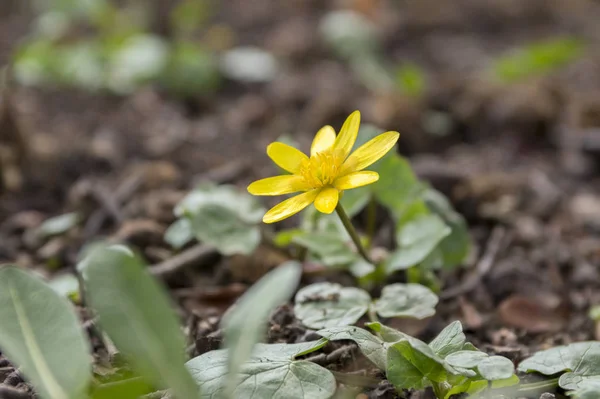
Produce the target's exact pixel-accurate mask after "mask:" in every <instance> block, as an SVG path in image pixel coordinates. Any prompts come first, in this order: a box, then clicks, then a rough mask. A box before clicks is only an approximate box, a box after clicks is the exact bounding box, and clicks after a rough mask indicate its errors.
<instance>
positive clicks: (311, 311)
mask: <svg viewBox="0 0 600 399" xmlns="http://www.w3.org/2000/svg"><path fill="white" fill-rule="evenodd" d="M295 303H296V305H295V306H294V313H295V314H296V317H297V318H298V319H300V320H301V321H302V324H304V325H305V326H307V327H309V328H327V327H334V326H347V325H351V324H354V323H356V322H357V321H358V319H360V318H361V317H362V316H363V315H364V314H365V313H366V312H367V310H368V309H369V305H370V303H371V297H370V296H369V294H368V293H367V292H366V291H364V290H361V289H360V288H355V287H342V286H341V285H339V284H335V283H327V282H323V283H316V284H312V285H309V286H307V287H304V288H302V289H301V290H300V291H298V293H297V294H296V298H295Z"/></svg>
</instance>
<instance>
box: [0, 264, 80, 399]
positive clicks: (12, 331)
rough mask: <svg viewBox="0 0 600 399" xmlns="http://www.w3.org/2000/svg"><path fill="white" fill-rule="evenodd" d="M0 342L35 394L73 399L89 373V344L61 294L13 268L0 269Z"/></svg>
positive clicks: (73, 312)
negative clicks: (32, 387)
mask: <svg viewBox="0 0 600 399" xmlns="http://www.w3.org/2000/svg"><path fill="white" fill-rule="evenodd" d="M0 320H2V322H1V323H0V347H1V348H2V352H3V353H4V354H5V355H6V357H7V358H8V359H10V360H11V361H12V362H13V363H14V364H15V365H16V366H18V367H20V369H21V370H22V371H23V374H24V375H25V377H26V379H27V380H29V381H30V382H31V383H32V384H33V386H34V387H35V389H36V391H37V392H38V393H39V395H40V397H41V398H45V399H79V398H80V397H83V394H84V393H85V391H86V389H87V385H88V383H89V381H90V378H91V357H90V348H89V345H88V343H87V340H86V338H85V336H84V333H83V331H82V329H81V326H80V324H79V319H78V317H77V315H76V314H75V309H74V308H73V306H72V305H71V304H70V303H69V302H68V301H67V299H66V298H64V297H62V296H60V295H59V294H57V293H56V292H54V290H53V289H52V288H50V287H49V286H48V285H46V284H45V283H44V282H43V281H42V280H40V279H39V278H37V277H34V276H31V275H29V274H27V273H26V272H24V271H22V270H20V269H18V268H16V267H11V266H9V267H5V268H2V269H0Z"/></svg>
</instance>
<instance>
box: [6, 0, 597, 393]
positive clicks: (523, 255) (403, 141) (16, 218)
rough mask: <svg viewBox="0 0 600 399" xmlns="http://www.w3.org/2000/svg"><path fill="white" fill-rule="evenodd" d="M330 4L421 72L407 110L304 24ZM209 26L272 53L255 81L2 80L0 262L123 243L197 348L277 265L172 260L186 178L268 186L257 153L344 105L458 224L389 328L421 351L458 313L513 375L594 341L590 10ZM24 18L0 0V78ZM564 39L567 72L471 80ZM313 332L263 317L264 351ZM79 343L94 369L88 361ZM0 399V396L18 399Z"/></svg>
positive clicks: (316, 8) (338, 363)
mask: <svg viewBox="0 0 600 399" xmlns="http://www.w3.org/2000/svg"><path fill="white" fill-rule="evenodd" d="M156 3H157V4H158V3H161V4H162V3H165V4H163V5H162V6H166V7H168V6H169V2H168V1H166V2H165V1H162V2H161V0H158V1H156ZM339 7H350V8H354V9H355V10H357V11H359V12H361V13H363V14H365V15H366V16H368V18H370V19H372V20H373V21H375V23H376V25H377V26H378V27H379V30H380V32H379V33H380V36H381V37H380V39H381V41H382V44H383V49H384V56H385V59H386V60H387V62H389V63H391V64H393V63H400V62H405V61H413V62H415V63H418V65H420V66H421V67H422V68H424V71H425V73H426V76H427V79H428V85H427V90H426V92H425V93H424V95H423V96H422V97H420V98H417V99H415V98H411V97H408V96H404V95H402V94H401V93H397V92H387V91H382V90H376V89H373V88H371V89H369V88H366V87H365V86H364V85H363V84H361V82H360V81H359V80H358V79H357V77H356V76H355V75H354V74H353V72H352V70H351V69H350V68H349V66H348V65H347V63H345V62H344V61H343V60H341V59H340V58H338V57H336V56H335V55H334V54H332V52H331V51H330V50H329V49H328V48H327V46H326V45H325V44H324V43H323V42H322V41H321V40H320V38H319V33H318V21H319V19H320V18H321V17H322V16H323V15H324V14H325V13H326V12H327V11H328V10H331V9H335V8H339ZM213 19H214V21H213V22H214V23H220V24H225V25H226V26H229V27H230V28H231V29H232V32H233V39H232V40H233V41H234V43H235V44H236V45H256V46H259V47H263V48H265V49H267V50H269V51H271V52H272V53H273V54H275V55H276V56H277V57H279V58H280V59H282V60H285V62H284V63H283V67H282V71H281V73H280V74H279V75H278V76H277V77H276V78H275V79H274V80H273V81H272V82H269V83H261V84H258V83H254V84H249V83H239V82H235V81H226V82H225V83H224V85H223V87H222V88H221V89H220V90H219V91H218V92H217V93H216V94H215V95H213V96H210V97H209V98H205V97H200V96H198V98H195V97H191V98H186V99H181V98H177V97H174V96H170V95H169V94H168V93H165V92H162V91H161V90H159V89H156V88H153V87H146V88H143V89H140V90H138V91H137V92H135V93H134V94H132V95H130V96H125V97H119V96H115V95H110V94H99V93H95V94H91V93H86V92H82V91H78V90H75V89H60V88H46V89H33V88H25V87H19V86H18V85H11V86H10V88H9V89H7V90H5V91H4V92H3V93H0V171H2V177H1V179H0V262H6V263H9V262H10V263H17V264H19V265H21V266H23V267H27V268H31V269H35V270H37V271H41V272H43V273H45V274H46V275H50V274H52V273H60V272H63V271H68V270H72V269H73V268H74V265H75V263H76V257H77V254H78V252H79V251H80V249H81V248H82V246H83V244H84V243H87V242H90V241H94V240H97V239H100V238H108V239H110V240H112V241H114V242H122V243H126V244H128V245H131V246H133V247H135V248H137V249H139V250H140V252H141V253H142V254H143V255H144V256H145V258H146V259H147V260H148V262H149V263H150V264H152V266H150V268H151V270H152V271H153V273H154V274H155V275H156V276H157V277H158V278H160V279H162V280H163V281H164V282H165V283H166V284H167V285H168V287H169V290H170V293H171V294H172V297H173V298H174V300H175V303H176V304H177V305H178V311H179V314H180V316H181V320H182V323H183V325H184V326H185V331H186V333H187V334H188V337H189V344H190V346H189V350H188V351H189V355H190V356H196V355H198V354H201V353H204V352H206V351H208V350H211V349H215V348H217V347H218V346H219V344H220V341H221V333H220V331H219V330H218V323H219V319H220V315H221V314H222V313H223V311H224V310H225V309H226V308H227V307H228V306H230V305H231V304H232V303H233V302H234V301H235V300H236V299H237V298H238V297H239V296H240V295H241V294H242V293H243V292H244V291H245V290H246V289H247V288H248V287H249V286H250V285H251V284H252V283H253V282H255V281H256V280H257V279H259V278H260V277H261V276H262V275H264V273H265V272H266V271H268V270H269V269H270V268H273V267H275V266H276V265H278V264H279V263H281V261H283V260H285V259H286V255H285V254H282V253H280V252H278V251H277V250H276V249H274V248H271V247H269V246H268V245H267V244H265V245H263V246H261V247H260V248H259V250H258V251H257V253H256V254H254V255H253V256H251V257H243V256H234V257H229V258H225V257H221V256H219V255H218V254H216V253H214V252H212V251H210V250H208V251H207V250H206V248H204V247H203V246H202V244H191V245H189V246H188V247H186V248H185V249H184V250H183V251H182V252H180V253H177V252H175V251H173V250H172V249H171V248H170V247H169V245H168V244H167V243H165V242H164V240H163V234H164V232H165V229H166V228H167V227H168V226H169V225H170V224H171V223H172V222H173V220H174V215H173V212H172V210H173V206H174V205H175V204H176V203H177V202H178V201H179V200H180V199H181V198H182V197H183V196H184V195H185V194H186V193H187V192H188V191H189V190H190V189H191V188H193V187H194V186H195V185H196V184H197V183H198V182H200V181H203V180H211V181H215V182H219V183H233V184H236V185H238V186H239V187H241V188H245V187H246V185H247V184H248V183H249V182H251V181H252V180H254V179H256V178H261V177H266V176H270V175H273V174H274V173H273V172H274V171H275V169H274V167H273V166H272V164H271V162H270V160H269V159H268V157H267V156H266V154H265V147H266V145H267V144H268V143H269V142H271V141H274V140H275V139H277V138H278V137H279V136H280V135H281V134H284V133H286V134H289V135H291V136H292V137H293V138H294V139H295V140H296V141H298V142H299V143H300V144H301V145H302V146H303V148H304V149H306V148H308V146H309V143H310V140H311V139H312V137H313V135H314V133H315V132H316V131H317V129H318V128H320V127H321V126H323V125H325V124H332V125H333V126H334V127H336V128H339V127H340V126H341V123H342V122H343V120H344V118H345V117H346V116H347V115H348V114H349V113H350V112H352V111H353V110H355V109H360V110H361V112H362V115H363V121H366V122H369V123H373V124H375V125H377V126H380V127H382V129H386V130H397V131H399V132H401V138H400V141H399V151H400V153H401V154H402V155H404V156H407V157H408V158H409V159H410V160H411V162H412V165H413V167H414V169H415V171H416V173H417V174H418V175H419V177H420V178H422V179H424V180H426V181H429V182H430V183H431V184H432V185H433V186H434V187H435V188H437V189H438V190H440V191H442V192H443V193H444V194H446V195H447V196H448V198H449V199H450V200H451V201H452V203H453V204H454V206H455V208H456V209H457V210H458V211H459V212H461V213H462V214H463V215H464V216H465V217H466V218H467V221H468V223H469V226H470V229H471V233H472V237H473V241H474V247H475V248H474V251H473V252H474V253H473V254H472V256H471V257H470V260H469V262H468V264H466V265H465V267H464V268H460V269H457V270H453V271H445V272H442V273H441V275H440V279H441V281H442V282H443V288H442V291H441V294H440V297H441V299H440V303H439V305H438V306H437V313H436V315H435V316H434V317H432V318H430V319H427V320H425V321H422V322H411V323H407V322H402V324H400V323H397V322H395V321H394V320H391V321H390V323H391V325H392V326H394V327H396V328H398V329H401V330H403V331H405V332H407V333H409V334H414V335H415V336H418V337H419V338H421V339H423V340H429V339H431V338H432V337H433V336H435V335H436V334H437V333H438V332H439V331H440V330H441V329H442V328H443V327H444V326H446V325H447V324H448V323H450V322H451V321H453V320H460V321H461V322H462V323H463V326H464V328H465V331H466V333H467V336H468V338H469V340H471V341H472V342H473V343H474V344H476V345H477V346H478V347H479V348H480V349H481V350H483V351H486V352H488V353H494V354H501V355H503V356H507V357H509V358H510V359H512V360H514V361H515V363H518V362H519V361H520V360H522V359H523V358H525V357H527V356H529V355H531V354H532V353H534V352H535V351H537V350H540V349H546V348H549V347H552V346H556V345H563V344H567V343H571V342H576V341H583V340H594V339H600V325H594V322H593V321H592V320H591V319H590V318H589V316H588V311H589V308H590V307H591V306H592V305H595V304H600V289H599V288H600V278H599V271H600V269H599V267H598V265H599V263H600V185H599V184H598V183H599V182H600V129H598V128H599V127H600V57H599V56H598V54H600V53H598V52H597V49H598V46H599V45H600V30H599V29H598V21H599V20H600V2H597V1H592V0H569V1H564V0H528V1H522V0H485V1H482V0H453V1H440V0H418V1H400V0H398V1H370V0H338V1H325V0H293V1H292V0H290V1H285V2H284V1H277V0H253V1H244V0H226V1H225V0H224V1H222V2H221V3H220V5H219V10H218V12H217V13H216V15H215V16H214V17H213ZM30 20H31V15H30V14H29V13H28V12H27V10H26V9H25V8H24V7H21V6H20V3H19V1H18V0H12V1H11V0H8V1H6V0H4V1H3V5H2V7H0V66H1V65H2V64H4V63H8V62H9V59H10V54H11V52H12V51H14V49H15V47H16V46H17V45H18V43H19V40H20V39H21V38H22V37H23V36H24V35H25V34H26V33H27V32H28V29H29V27H28V22H29V21H30ZM164 34H166V35H168V34H169V32H164ZM564 35H573V36H576V37H580V38H583V40H585V42H586V44H587V47H586V51H585V53H584V54H583V56H582V57H581V58H580V59H578V60H577V61H575V62H573V63H571V64H569V65H567V66H566V67H564V68H562V69H560V70H558V71H556V72H554V73H551V74H548V75H541V76H535V77H532V78H528V79H525V80H524V81H522V82H520V83H513V84H499V83H497V82H495V81H494V80H493V79H492V78H490V77H489V76H488V70H487V69H486V67H487V66H488V65H489V63H490V61H491V60H493V59H494V58H495V57H497V56H499V55H500V54H504V53H505V52H507V51H509V50H510V49H512V48H514V47H515V46H518V45H519V44H522V43H528V42H531V41H535V40H542V39H547V38H549V37H556V36H564ZM440 117H441V118H442V120H443V121H444V129H442V130H443V135H439V134H437V135H436V134H435V133H436V132H432V129H431V126H430V125H431V124H430V123H429V122H430V121H431V120H432V118H438V119H439V118H440ZM434 130H435V129H434ZM438 133H439V132H438ZM275 201H277V199H273V200H272V202H270V203H268V205H272V204H274V203H275ZM73 211H77V212H80V213H81V214H83V215H84V216H85V217H84V220H83V223H82V224H81V226H80V227H79V228H77V229H75V230H72V231H70V232H69V234H67V235H64V236H59V237H56V238H52V239H50V240H47V241H40V240H36V239H34V238H32V235H31V234H29V232H31V231H33V230H34V229H35V228H37V227H38V226H39V225H40V224H41V223H42V222H43V221H44V220H45V219H47V218H49V217H52V216H56V215H60V214H63V213H66V212H73ZM361 221H362V219H361V218H360V216H359V218H358V223H359V226H360V225H361V224H360V223H361ZM294 223H295V220H294V219H290V220H288V221H286V222H284V223H281V224H280V225H279V226H276V227H278V228H281V227H283V226H288V227H289V226H292V225H293V224H294ZM386 223H388V221H386V220H380V223H379V225H380V226H381V227H382V230H381V233H380V234H379V235H378V237H379V239H380V240H381V243H380V244H382V245H384V244H385V243H387V242H389V241H390V240H391V238H390V236H389V232H387V233H386V231H389V230H385V226H386ZM49 265H50V266H49ZM315 268H317V269H318V265H317V266H315V265H306V273H305V276H304V278H303V282H302V283H303V284H307V283H311V282H315V281H319V280H323V279H324V278H328V279H330V280H332V279H333V280H337V281H340V282H342V283H344V284H352V279H351V278H350V277H349V276H344V275H342V276H335V275H334V276H331V275H330V276H322V275H320V274H319V273H315V272H314V271H315ZM81 314H82V319H83V320H87V316H86V312H85V309H81ZM0 322H1V321H0ZM394 323H396V324H394ZM87 326H88V327H89V323H88V324H87ZM315 338H316V335H315V334H314V332H312V331H307V330H306V328H304V327H303V326H302V325H301V324H300V323H299V322H298V321H297V320H296V319H295V317H294V314H293V310H292V308H291V307H290V306H283V307H281V308H279V309H278V310H277V311H276V312H275V313H274V314H273V315H272V317H271V320H270V328H269V332H268V342H289V343H293V342H299V341H303V340H312V339H315ZM96 350H97V353H96V357H97V359H99V360H98V361H99V362H100V361H101V360H102V359H103V358H104V357H105V352H106V350H105V349H104V348H102V347H99V346H98V347H97V348H96ZM312 356H313V359H312V360H314V361H316V362H318V363H319V364H322V365H324V366H326V367H328V368H330V369H331V370H334V371H338V372H344V373H354V374H356V376H357V377H356V378H357V380H355V381H360V384H361V385H363V386H364V388H363V389H362V390H361V391H362V392H363V393H359V394H358V396H356V397H357V398H361V399H362V398H397V397H401V396H398V394H397V393H396V392H395V391H394V389H393V387H392V386H391V385H390V384H389V383H388V382H387V381H385V377H384V376H383V375H379V374H377V373H376V372H374V371H373V370H371V368H370V366H369V364H368V362H366V361H365V359H364V358H362V356H361V355H360V352H359V351H358V350H357V348H356V347H355V346H353V345H351V344H350V343H347V342H341V343H340V342H336V343H335V344H330V345H329V346H327V347H326V348H325V350H324V351H323V352H319V353H317V354H316V355H314V354H313V355H312ZM340 378H342V377H340ZM2 381H3V385H0V388H2V387H3V386H4V387H5V386H13V387H15V386H16V387H19V388H26V387H25V385H24V383H23V380H22V379H21V378H20V376H19V374H18V371H15V370H14V368H13V367H12V366H11V365H10V363H9V362H8V361H7V360H6V359H3V358H2V357H1V355H0V382H2ZM343 382H344V381H343V380H340V383H341V384H342V385H343ZM3 389H4V388H2V389H0V398H9V397H23V398H27V397H30V394H29V393H27V392H26V391H23V393H19V394H18V395H17V393H15V391H12V390H11V391H10V393H8V392H9V391H7V393H6V394H5V393H4V390H3ZM361 391H359V392H361ZM548 394H550V393H548ZM10 395H15V396H10ZM19 395H20V396H19ZM556 395H557V397H560V393H556ZM404 397H406V398H424V397H428V398H430V397H432V394H431V393H428V392H425V393H423V392H414V393H408V392H407V393H406V394H405V396H404ZM545 397H546V398H549V397H552V396H548V395H546V396H545Z"/></svg>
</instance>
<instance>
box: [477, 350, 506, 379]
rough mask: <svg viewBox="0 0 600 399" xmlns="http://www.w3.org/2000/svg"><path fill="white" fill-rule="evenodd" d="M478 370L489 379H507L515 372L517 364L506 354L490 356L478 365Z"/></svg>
mask: <svg viewBox="0 0 600 399" xmlns="http://www.w3.org/2000/svg"><path fill="white" fill-rule="evenodd" d="M477 371H478V372H479V375H481V376H482V377H483V378H484V379H486V380H488V381H496V380H505V379H507V378H510V377H512V376H513V374H514V373H515V365H514V364H513V362H511V361H510V359H507V358H505V357H504V356H490V357H488V358H486V359H483V360H482V361H481V362H479V364H478V365H477Z"/></svg>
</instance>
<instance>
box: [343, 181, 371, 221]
mask: <svg viewBox="0 0 600 399" xmlns="http://www.w3.org/2000/svg"><path fill="white" fill-rule="evenodd" d="M369 188H370V187H369V186H367V187H361V188H356V189H353V190H347V191H344V195H343V196H342V198H341V199H340V202H341V204H342V206H343V207H344V210H345V211H346V213H347V214H348V216H349V217H354V216H356V215H358V214H359V213H360V211H362V210H363V209H364V208H365V207H366V206H367V204H368V203H369V200H370V199H371V190H370V189H369Z"/></svg>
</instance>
